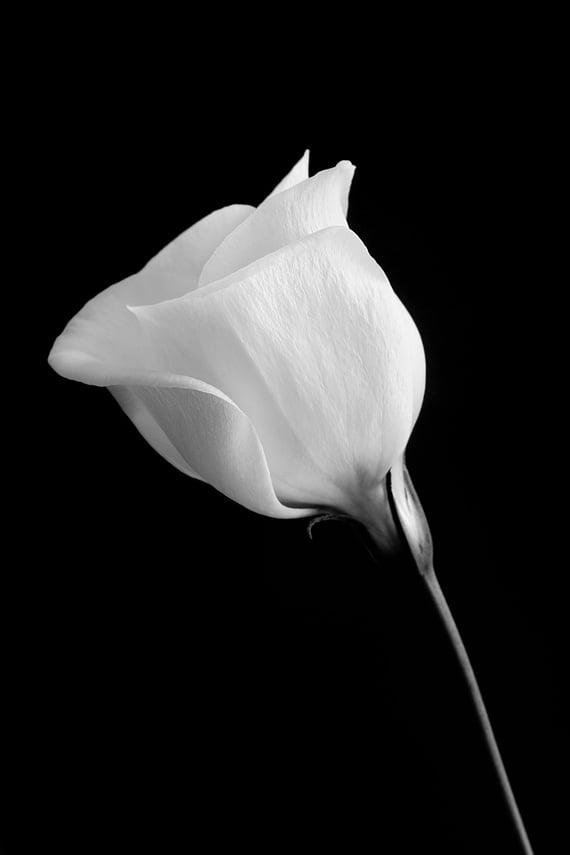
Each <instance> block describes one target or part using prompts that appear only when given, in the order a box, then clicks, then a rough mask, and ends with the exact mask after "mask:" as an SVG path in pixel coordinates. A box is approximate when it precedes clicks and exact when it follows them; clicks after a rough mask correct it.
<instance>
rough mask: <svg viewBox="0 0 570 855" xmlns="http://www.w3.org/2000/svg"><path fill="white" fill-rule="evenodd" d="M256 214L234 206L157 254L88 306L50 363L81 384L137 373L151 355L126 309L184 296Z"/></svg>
mask: <svg viewBox="0 0 570 855" xmlns="http://www.w3.org/2000/svg"><path fill="white" fill-rule="evenodd" d="M253 210H255V209H254V208H252V207H251V206H249V205H229V206H228V207H226V208H221V209H220V210H218V211H214V212H213V213H211V214H208V216H206V217H204V218H203V219H201V220H199V221H198V222H197V223H195V224H194V225H193V226H191V227H190V228H189V229H187V230H186V231H185V232H183V233H182V234H181V235H180V236H179V237H177V238H176V239H175V240H173V241H172V242H171V243H169V244H168V245H167V246H166V247H164V249H162V250H161V251H160V252H159V253H158V255H156V256H154V258H152V259H151V260H150V261H149V262H148V264H147V265H146V266H145V267H144V268H143V270H142V271H140V273H137V274H135V275H133V276H129V277H128V278H127V279H123V280H122V281H121V282H117V283H116V284H115V285H111V287H110V288H107V289H106V290H105V291H102V292H101V293H100V294H98V295H97V296H96V297H94V298H93V299H92V300H89V302H88V303H86V304H85V306H83V308H82V309H81V311H80V312H78V314H77V315H75V317H74V318H73V319H72V320H71V321H70V322H69V323H68V325H67V326H66V328H65V329H64V331H63V332H62V333H61V335H60V336H58V338H57V339H56V341H55V343H54V345H53V348H52V351H51V353H50V356H49V361H50V364H51V365H52V367H53V368H54V369H55V370H56V371H58V372H59V373H60V374H63V375H64V376H65V377H70V378H72V379H75V380H82V381H83V382H86V383H95V384H96V385H99V386H106V385H108V379H107V374H108V372H110V376H111V377H112V376H113V371H114V370H115V369H116V366H117V365H121V366H122V369H123V370H124V371H127V370H128V371H129V372H131V373H132V372H135V373H136V372H137V371H138V370H139V369H140V366H141V360H142V359H143V356H144V352H145V342H144V341H143V340H141V330H140V326H139V325H138V324H137V322H136V320H135V319H134V318H133V315H132V313H131V312H129V311H128V310H127V308H126V306H127V304H129V305H132V306H137V305H148V304H152V303H157V302H160V301H162V300H168V299H173V298H175V297H180V296H182V295H183V294H186V293H187V292H189V291H192V290H193V289H194V288H195V287H196V285H197V284H198V276H199V274H200V270H201V269H202V266H203V264H204V262H205V261H206V260H207V258H208V257H209V255H210V254H211V253H212V251H213V250H214V249H215V248H216V246H217V245H218V244H219V243H220V241H221V240H223V238H224V237H225V236H226V235H227V234H228V233H229V232H230V231H232V229H234V228H235V227H236V226H237V225H238V224H239V223H240V222H242V221H243V220H244V219H245V218H246V217H248V216H249V214H250V213H251V212H252V211H253Z"/></svg>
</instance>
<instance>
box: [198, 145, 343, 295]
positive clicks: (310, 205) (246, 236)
mask: <svg viewBox="0 0 570 855" xmlns="http://www.w3.org/2000/svg"><path fill="white" fill-rule="evenodd" d="M353 175H354V166H353V165H352V164H351V163H350V162H349V161H347V160H343V161H341V162H340V163H339V164H338V165H337V166H335V167H334V168H333V169H325V170H323V171H322V172H319V173H318V174H317V175H314V176H313V177H312V178H308V179H307V180H305V181H301V182H300V183H299V184H295V185H294V186H292V187H289V188H288V189H286V190H283V191H282V192H280V193H277V194H276V195H271V196H268V198H267V199H266V200H265V201H264V202H262V204H261V205H260V206H259V208H257V209H256V210H255V211H254V213H253V214H251V216H249V217H248V218H247V219H246V220H244V221H243V222H242V223H241V224H240V225H239V226H237V228H235V229H234V230H233V232H231V233H230V234H229V235H228V236H227V237H226V238H225V239H224V240H223V241H222V242H221V243H220V245H219V246H218V248H217V249H216V250H215V251H214V253H213V254H212V256H211V258H210V259H209V260H208V261H207V262H206V264H205V265H204V268H203V270H202V273H201V274H200V280H199V287H203V286H204V285H207V284H208V283H210V282H214V281H215V280H217V279H221V278H222V277H224V276H227V275H228V274H230V273H233V272H234V271H236V270H239V269H240V268H242V267H245V266H246V265H247V264H250V263H251V262H252V261H255V260H256V259H258V258H262V257H264V256H266V255H268V254H269V253H272V252H275V250H277V249H280V248H281V247H283V246H286V245H287V244H289V243H293V242H295V241H297V240H299V239H300V238H303V237H306V236H307V235H310V234H313V233H314V232H317V231H320V230H321V229H324V228H327V227H329V226H345V227H346V225H347V222H346V211H347V206H348V193H349V190H350V184H351V181H352V176H353Z"/></svg>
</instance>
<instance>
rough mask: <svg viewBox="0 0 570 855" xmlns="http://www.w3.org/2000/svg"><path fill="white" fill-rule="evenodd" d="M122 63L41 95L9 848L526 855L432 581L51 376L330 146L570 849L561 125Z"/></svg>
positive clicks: (417, 476)
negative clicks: (280, 508)
mask: <svg viewBox="0 0 570 855" xmlns="http://www.w3.org/2000/svg"><path fill="white" fill-rule="evenodd" d="M72 53H73V58H74V59H76V56H75V54H76V53H77V54H80V53H81V50H80V48H76V49H75V50H74V51H73V52H72ZM66 56H67V55H66ZM67 59H68V60H69V56H67ZM105 63H106V58H105V56H99V57H98V59H97V61H96V62H94V64H93V65H92V66H90V68H89V70H88V71H84V70H82V72H81V75H80V76H79V79H77V78H76V74H75V71H74V69H75V65H74V64H73V63H70V62H69V61H67V62H63V63H62V64H61V67H60V66H59V65H58V63H57V61H54V62H53V64H52V65H50V67H49V74H48V75H47V76H46V77H45V78H43V77H42V75H41V74H38V75H37V77H36V79H35V85H34V98H33V99H32V100H31V101H30V102H28V104H27V105H26V106H25V107H24V108H23V112H24V113H25V114H26V115H25V119H26V128H27V129H28V130H27V132H26V134H25V135H24V136H25V145H24V147H23V152H21V154H23V166H22V168H21V172H20V173H19V174H20V176H21V177H22V178H25V179H28V178H29V177H30V176H31V178H32V180H31V181H27V180H26V181H25V182H23V185H22V186H23V189H22V191H21V196H22V199H21V201H23V203H24V204H23V205H22V213H21V214H19V221H18V222H19V224H20V225H21V229H20V231H21V234H23V236H24V247H23V249H22V250H21V252H20V254H19V255H18V258H17V266H18V277H17V280H16V281H17V282H18V283H20V288H21V289H22V290H21V291H18V292H17V303H18V307H19V315H18V318H19V320H16V321H15V324H14V326H15V329H14V330H13V331H12V332H13V333H14V335H15V336H17V337H19V339H20V340H21V332H22V329H23V330H24V334H27V330H29V329H32V331H33V333H32V336H31V338H32V342H33V347H30V346H29V345H27V344H26V345H25V346H24V348H23V354H20V357H19V358H20V359H23V360H27V359H28V358H29V359H30V363H31V364H30V366H27V365H26V373H25V375H24V377H23V378H20V377H19V376H18V377H17V378H16V379H17V397H16V398H15V399H13V400H15V401H16V403H15V404H13V405H12V406H13V409H10V412H11V413H15V417H14V419H10V421H11V422H12V427H15V433H16V447H18V448H19V447H20V446H22V447H23V451H22V452H17V453H16V452H14V455H15V456H17V458H18V467H17V472H18V477H17V479H16V483H17V487H16V488H14V492H13V493H12V494H11V496H12V497H13V499H12V501H11V503H10V505H11V507H10V510H11V513H10V525H9V528H8V531H7V536H6V540H5V555H6V557H7V561H6V563H5V571H4V573H3V578H2V603H1V609H2V634H3V640H2V647H1V659H2V663H1V664H2V681H3V695H2V714H3V717H4V723H3V727H2V732H1V736H2V752H3V758H4V761H5V762H4V763H3V765H2V768H1V771H0V777H1V778H2V785H3V788H4V790H5V794H6V795H5V797H4V799H3V803H2V804H3V818H2V823H3V825H2V830H1V831H0V840H1V841H2V842H3V844H4V847H5V852H6V853H7V855H15V853H19V852H27V851H36V852H39V851H42V852H43V851H57V852H68V851H69V852H77V853H83V852H95V851H98V852H99V851H104V852H131V851H132V852H134V851H136V852H147V851H148V852H151V851H158V852H169V853H170V852H172V853H174V852H186V851H188V852H190V851H194V850H197V851H227V850H229V849H230V848H231V849H233V848H235V847H238V846H240V847H241V846H243V847H244V848H245V849H247V850H248V851H260V852H273V851H276V850H278V849H279V848H280V847H281V846H283V847H284V848H285V849H286V850H287V851H291V852H293V851H297V850H299V849H301V850H302V849H303V848H308V849H311V850H312V851H326V850H328V848H329V847H330V846H331V844H333V843H336V844H337V845H338V846H339V847H340V849H341V850H342V851H347V852H348V851H350V852H360V851H379V852H387V853H407V852H417V851H434V852H438V853H447V852H449V853H464V852H465V853H475V852H500V853H508V852H510V851H513V852H514V851H517V850H516V846H515V844H514V843H513V839H512V837H511V836H510V835H511V830H510V828H509V826H508V821H507V820H506V818H505V812H504V810H503V807H502V803H501V798H500V795H499V793H498V791H497V788H496V785H495V783H494V778H493V774H492V770H491V768H490V766H489V763H488V761H487V759H486V756H485V753H484V748H483V746H482V743H481V741H480V739H479V736H478V732H477V726H476V723H475V721H474V719H473V716H472V713H471V710H470V707H469V704H468V700H467V698H466V696H465V694H464V692H463V689H462V684H461V681H460V678H459V675H458V672H457V669H456V666H455V664H454V659H453V656H452V654H451V652H450V650H449V649H448V647H447V644H446V641H445V637H444V636H443V634H442V631H441V630H440V628H439V624H438V622H437V618H436V616H435V615H434V614H433V613H432V611H431V609H430V606H429V604H428V601H427V599H426V597H425V595H424V593H423V591H422V589H421V586H420V584H419V583H418V581H417V580H416V578H415V576H414V573H413V571H412V570H411V569H410V567H408V566H407V565H406V563H405V562H404V561H388V560H386V561H384V562H380V563H374V562H373V561H372V560H371V558H370V557H369V555H368V553H367V552H366V550H365V548H364V546H363V544H362V543H361V541H360V540H359V539H358V537H357V534H356V532H355V531H354V530H353V529H352V528H351V527H349V526H347V525H345V524H341V523H338V522H328V523H322V524H320V525H318V526H316V527H315V529H314V530H313V539H312V540H311V539H310V538H309V537H308V535H307V522H306V521H303V520H301V521H293V522H285V521H280V520H272V519H268V518H264V517H261V516H257V515H254V514H253V513H250V512H249V511H247V510H245V509H243V508H241V507H239V506H237V505H235V504H233V503H232V502H230V501H229V500H227V499H226V498H225V497H223V496H221V495H219V494H217V493H216V492H214V491H213V490H212V489H211V488H209V487H208V486H206V485H204V484H202V483H199V482H195V481H192V480H190V479H188V478H186V477H185V476H183V475H182V474H180V473H179V472H178V471H176V470H175V469H173V468H171V467H169V466H168V465H167V464H166V463H165V462H164V461H163V460H162V459H161V458H160V457H159V456H158V455H156V454H155V453H154V452H153V451H152V450H151V449H150V447H148V446H147V445H146V444H145V442H144V441H143V440H142V438H141V437H140V436H139V435H138V434H137V432H136V430H135V429H134V427H133V426H132V425H131V423H130V422H129V421H128V419H127V418H126V417H125V416H124V415H123V414H122V413H121V411H120V409H119V408H118V407H117V405H116V403H115V402H114V400H113V399H112V397H111V396H110V395H109V394H108V392H107V391H106V390H102V389H96V388H93V387H88V386H85V385H82V384H78V383H71V382H69V381H66V380H63V379H62V378H60V377H58V376H57V375H56V374H55V373H53V372H52V371H51V370H50V369H49V367H48V365H47V362H46V358H47V355H48V352H49V349H50V347H51V344H52V341H53V339H54V338H55V336H56V335H57V334H58V333H59V332H60V330H61V329H62V328H63V326H64V325H65V323H66V322H67V321H68V320H69V319H70V318H71V317H72V315H74V314H75V313H76V312H77V311H78V310H79V309H80V308H81V306H82V305H83V303H84V302H85V301H86V300H87V299H89V298H90V297H92V296H93V295H95V294H96V293H97V292H98V291H100V290H102V289H103V288H104V287H107V286H108V285H110V284H112V283H113V282H116V281H118V280H120V279H121V278H123V277H125V276H127V275H129V274H130V273H132V272H135V271H137V270H138V269H140V268H141V267H142V266H143V264H144V263H145V262H146V261H147V260H148V259H149V258H150V257H151V256H152V255H153V254H154V253H155V252H156V251H158V250H159V249H160V248H161V247H162V246H163V245H164V244H165V243H166V242H168V241H169V240H171V239H172V238H173V237H175V236H176V235H177V234H179V233H180V232H181V231H183V230H184V229H185V228H187V227H188V226H189V225H190V224H191V223H192V222H194V221H195V220H197V219H199V218H200V217H202V216H204V215H205V214H207V213H209V212H210V211H211V210H214V209H215V208H217V207H220V206H223V205H225V204H229V203H232V202H244V203H250V204H254V205H255V204H257V203H258V202H259V201H261V200H262V199H263V198H264V196H265V195H266V194H267V193H268V192H269V191H270V190H271V189H272V187H273V186H274V185H275V184H276V183H277V181H279V180H280V179H281V178H282V177H283V175H284V174H285V173H286V172H287V171H288V170H289V168H290V167H291V166H292V164H293V163H294V162H295V160H296V159H298V158H299V157H300V156H301V154H302V152H303V150H304V148H305V147H309V148H310V149H311V173H312V174H313V173H314V172H316V171H318V170H319V169H322V168H326V167H329V166H332V165H334V164H335V163H336V162H337V161H338V160H341V159H344V158H347V159H350V160H352V161H353V163H355V164H356V167H357V170H356V175H355V179H354V183H353V188H352V192H351V197H350V211H349V224H350V226H351V227H352V228H353V229H354V230H355V231H357V233H358V234H359V235H360V237H361V238H362V239H363V240H364V241H365V243H366V244H367V246H368V248H369V250H370V251H371V253H372V254H373V256H374V257H375V258H376V259H377V260H378V261H379V262H380V264H381V265H382V266H383V268H384V270H385V271H386V273H387V274H388V276H389V278H390V280H391V282H392V284H393V286H394V288H395V290H396V292H397V293H398V294H399V296H400V297H401V298H402V300H403V301H404V303H405V304H406V306H407V307H408V309H409V311H410V312H411V314H412V316H413V317H414V319H415V321H416V323H417V325H418V327H419V329H420V332H421V334H422V337H423V340H424V344H425V349H426V354H427V362H428V379H427V391H426V398H425V403H424V407H423V410H422V413H421V416H420V419H419V421H418V424H417V426H416V429H415V431H414V433H413V436H412V439H411V441H410V445H409V451H408V463H409V468H410V470H411V473H412V476H413V478H414V481H415V483H416V486H417V489H418V492H419V494H420V496H421V498H422V502H423V504H424V507H425V510H426V513H427V516H428V518H429V520H430V522H431V527H432V531H433V536H434V541H435V559H436V568H437V571H438V574H439V577H440V580H441V584H442V587H443V588H444V590H445V592H446V593H447V596H448V599H449V603H450V605H451V608H452V610H453V612H454V614H455V616H456V619H457V622H458V624H459V627H460V629H461V631H462V633H463V636H464V640H465V643H466V645H467V648H468V650H469V651H470V654H471V656H472V659H473V663H474V666H475V669H476V672H477V674H478V676H479V679H480V683H481V687H482V690H483V693H484V696H485V698H486V701H487V704H488V708H489V712H490V715H491V718H492V721H493V723H494V726H495V729H496V735H497V738H498V741H499V744H500V746H501V748H502V752H503V755H504V760H505V764H506V766H507V769H508V771H509V774H510V777H511V780H512V785H513V789H514V791H515V793H516V795H517V798H518V801H519V805H520V809H521V812H522V814H523V816H524V817H525V819H526V822H527V826H528V831H529V835H530V837H531V839H532V840H533V841H534V842H535V846H536V853H537V855H538V853H540V852H549V851H559V841H560V834H561V828H562V812H563V806H564V801H565V793H564V788H563V787H562V786H561V784H560V777H561V773H562V772H564V769H565V768H566V766H565V761H564V759H563V757H564V747H565V745H566V741H565V740H566V735H565V730H564V726H565V724H566V717H565V712H563V707H562V699H561V694H562V689H563V687H564V683H565V682H566V676H565V674H566V658H565V652H561V651H564V642H565V638H566V626H565V606H564V605H563V594H564V582H563V570H564V567H563V562H562V559H561V557H560V555H559V553H558V548H559V545H558V541H557V534H556V532H557V531H558V530H559V529H558V525H559V524H561V521H562V514H561V513H559V512H557V510H556V507H557V502H556V500H555V494H554V492H553V489H552V488H553V486H554V484H555V483H556V480H557V479H556V477H555V471H556V466H557V455H556V451H555V449H556V436H555V427H554V426H555V424H556V422H557V413H556V407H555V405H553V403H552V401H553V400H554V399H553V396H552V389H553V387H554V383H553V382H552V380H551V370H550V365H551V362H550V357H549V344H550V333H549V323H550V322H549V321H547V317H549V316H550V314H551V313H552V301H553V292H552V291H550V293H549V288H550V286H551V283H549V282H548V281H547V280H544V279H542V278H539V279H536V278H534V277H533V276H531V275H529V274H528V264H527V259H528V258H529V256H530V253H531V250H532V248H533V246H534V245H535V244H536V242H537V240H538V235H539V232H540V231H541V228H542V219H543V214H544V209H543V208H542V207H541V205H540V204H538V202H537V200H538V199H539V197H540V195H541V194H540V190H541V186H542V185H543V184H545V183H547V179H546V178H545V170H546V169H547V167H548V151H549V146H550V138H549V136H548V130H547V129H545V128H546V126H545V125H544V124H542V125H541V127H542V128H543V129H545V130H544V131H543V133H538V132H537V130H536V116H537V115H538V116H539V122H540V121H541V119H540V110H541V109H543V108H538V107H536V110H538V113H537V112H535V113H534V114H533V119H532V120H529V106H528V87H527V86H526V83H525V80H524V79H522V78H521V79H519V85H512V79H511V77H510V76H509V75H504V76H502V77H500V78H499V79H496V78H494V76H493V75H489V77H488V78H486V79H484V80H482V79H481V77H480V75H479V74H478V73H476V72H477V69H476V68H475V72H474V73H473V74H472V75H470V74H467V75H465V76H463V77H462V78H461V80H460V81H457V80H454V72H453V69H452V68H448V69H447V70H446V71H445V70H444V71H445V73H444V74H443V75H442V77H441V79H438V80H437V81H435V82H433V81H431V80H430V81H426V80H425V79H424V78H423V76H422V75H421V74H419V75H418V76H417V77H416V78H415V80H414V82H413V84H412V85H411V86H410V87H409V89H406V90H405V92H404V91H403V89H402V88H399V89H398V90H397V94H395V93H396V90H394V89H393V88H392V89H391V86H390V84H389V82H388V79H387V78H383V80H382V83H380V81H379V83H378V86H377V87H375V86H372V87H370V89H367V90H366V92H365V93H360V95H361V97H360V98H358V97H356V90H355V88H354V87H352V86H347V87H343V86H342V85H341V84H340V83H335V87H336V91H332V92H331V91H330V87H324V86H322V85H321V84H319V82H318V81H319V78H318V75H317V76H316V78H315V77H313V78H312V80H311V81H305V85H304V86H303V85H300V86H291V89H289V90H288V89H287V88H285V89H280V90H279V92H278V93H273V95H272V97H271V98H270V99H269V98H268V96H267V93H266V92H264V91H261V89H259V83H258V84H256V85H254V84H253V83H251V82H250V79H249V77H248V78H247V80H246V83H245V84H243V81H242V84H243V85H242V86H241V87H237V86H236V85H235V83H234V80H233V77H232V74H230V75H229V77H227V78H226V80H225V82H224V83H220V82H217V83H215V84H214V83H211V82H210V88H209V89H205V88H204V86H203V78H200V85H199V86H198V85H196V79H195V78H193V81H192V84H190V83H189V84H188V86H186V85H184V84H185V76H184V72H183V69H177V72H176V75H174V76H173V78H169V77H168V74H166V75H163V76H162V77H160V79H159V80H158V81H157V80H156V79H155V78H154V75H153V73H152V68H153V66H152V63H149V66H148V67H147V68H145V72H144V74H143V73H142V71H141V67H139V66H136V65H135V67H134V68H133V67H127V68H124V69H122V71H123V74H122V75H121V76H118V77H115V76H114V75H112V74H109V75H108V76H106V77H105V80H104V82H102V74H101V73H100V71H101V68H102V67H104V66H105ZM202 73H203V74H206V73H207V69H206V70H204V69H203V70H202ZM241 75H242V77H243V75H244V69H243V67H242V68H241ZM396 76H397V75H396ZM174 78H175V79H176V84H177V85H176V86H174V84H173V79H174ZM390 79H391V80H392V81H393V80H394V79H395V78H394V77H392V78H390ZM335 80H336V78H335ZM521 81H522V82H521ZM455 83H456V84H457V88H455V87H454V86H453V84H455ZM399 85H400V87H402V84H401V82H400V83H399ZM325 89H327V90H328V91H327V92H325V91H324V90H325ZM325 96H326V97H325ZM533 109H535V108H533ZM529 127H534V130H533V131H532V133H530V132H529ZM32 271H33V272H32ZM28 299H29V304H28ZM548 305H549V306H550V308H549V309H548V310H547V309H546V308H545V307H546V306H548ZM554 305H555V304H554ZM30 322H31V323H30ZM10 353H11V354H12V355H14V354H16V358H18V350H17V349H11V350H10ZM10 358H11V357H10V354H8V359H9V360H10ZM17 373H18V372H17V371H16V374H17ZM12 453H13V452H12V451H11V450H8V453H7V457H8V458H10V457H11V456H12ZM11 462H12V461H11V460H9V459H8V460H7V461H6V463H7V464H8V463H11ZM2 835H3V836H2ZM197 841H201V843H199V844H198V842H197Z"/></svg>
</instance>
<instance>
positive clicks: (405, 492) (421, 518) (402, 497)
mask: <svg viewBox="0 0 570 855" xmlns="http://www.w3.org/2000/svg"><path fill="white" fill-rule="evenodd" d="M387 487H388V498H389V503H390V509H391V512H392V516H393V518H394V521H395V524H396V527H397V528H398V530H399V534H400V538H401V541H403V543H404V544H407V546H408V548H409V551H410V555H411V557H412V559H413V561H414V564H415V566H416V568H417V570H418V572H419V574H420V576H421V577H422V579H423V581H424V583H425V585H426V588H427V590H428V592H429V594H430V596H431V598H432V601H433V603H434V605H435V607H436V609H437V611H438V613H439V616H440V618H441V620H442V622H443V625H444V627H445V629H446V631H447V635H448V637H449V640H450V641H451V645H452V647H453V649H454V650H455V654H456V656H457V659H458V660H459V664H460V666H461V670H462V672H463V675H464V677H465V681H466V683H467V687H468V689H469V693H470V695H471V699H472V701H473V704H474V706H475V710H476V713H477V717H478V719H479V723H480V725H481V729H482V731H483V735H484V737H485V741H486V744H487V747H488V749H489V753H490V755H491V759H492V761H493V766H494V768H495V771H496V773H497V777H498V779H499V783H500V785H501V790H502V792H503V795H504V797H505V801H506V804H507V807H508V809H509V813H510V815H511V818H512V820H513V823H514V826H515V829H516V831H517V833H518V836H519V839H520V843H521V846H522V849H523V851H524V853H525V855H533V852H532V847H531V845H530V842H529V839H528V836H527V833H526V830H525V827H524V824H523V821H522V818H521V815H520V813H519V809H518V807H517V803H516V801H515V797H514V795H513V791H512V789H511V785H510V782H509V779H508V777H507V773H506V771H505V766H504V764H503V760H502V758H501V754H500V752H499V748H498V745H497V740H496V739H495V735H494V733H493V730H492V728H491V722H490V720H489V715H488V713H487V710H486V708H485V704H484V702H483V696H482V694H481V690H480V689H479V686H478V684H477V679H476V677H475V672H474V671H473V667H472V665H471V662H470V661H469V657H468V655H467V651H466V649H465V645H464V644H463V641H462V639H461V636H460V634H459V630H458V629H457V625H456V623H455V620H454V619H453V615H452V614H451V610H450V608H449V606H448V605H447V601H446V599H445V597H444V595H443V591H442V590H441V588H440V586H439V582H438V581H437V577H436V575H435V572H434V569H433V545H432V539H431V533H430V530H429V525H428V522H427V518H426V515H425V513H424V511H423V508H422V506H421V502H420V500H419V498H418V495H417V493H416V491H415V489H414V485H413V484H412V480H411V478H410V474H409V472H408V470H407V468H406V465H405V461H404V458H403V457H402V458H401V460H400V461H398V463H397V464H396V465H395V466H394V467H393V468H392V470H391V472H390V473H389V474H388V479H387Z"/></svg>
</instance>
